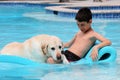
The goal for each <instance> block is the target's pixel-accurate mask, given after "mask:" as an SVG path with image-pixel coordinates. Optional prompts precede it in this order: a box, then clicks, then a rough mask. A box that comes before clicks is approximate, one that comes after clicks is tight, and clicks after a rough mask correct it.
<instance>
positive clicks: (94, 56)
mask: <svg viewBox="0 0 120 80" xmlns="http://www.w3.org/2000/svg"><path fill="white" fill-rule="evenodd" d="M95 38H96V40H99V41H100V42H101V43H99V44H98V45H95V46H94V48H93V51H92V53H91V57H92V59H93V60H96V59H97V57H98V50H99V49H100V48H102V47H104V46H108V45H111V41H110V40H108V39H106V38H105V37H103V36H102V35H100V34H98V33H95Z"/></svg>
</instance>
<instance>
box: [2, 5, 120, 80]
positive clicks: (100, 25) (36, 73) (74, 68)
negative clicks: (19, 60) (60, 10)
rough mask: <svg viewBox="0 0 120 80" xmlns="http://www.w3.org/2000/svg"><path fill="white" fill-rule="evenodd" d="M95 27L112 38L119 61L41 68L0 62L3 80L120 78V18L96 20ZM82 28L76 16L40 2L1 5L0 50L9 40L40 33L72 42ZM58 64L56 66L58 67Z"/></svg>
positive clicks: (21, 40) (105, 79)
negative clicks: (63, 14) (56, 11)
mask: <svg viewBox="0 0 120 80" xmlns="http://www.w3.org/2000/svg"><path fill="white" fill-rule="evenodd" d="M92 26H93V28H94V30H95V31H97V32H98V33H100V34H102V35H103V36H105V37H107V38H108V39H110V40H111V41H112V46H113V47H114V48H115V49H116V50H117V60H116V62H115V63H111V64H110V63H106V64H93V65H89V64H86V65H71V66H66V65H57V66H60V68H59V69H54V68H53V67H46V68H41V67H40V66H24V65H18V64H12V63H2V62H0V80H16V79H17V80H65V79H67V80H102V79H104V80H113V79H114V80H119V79H120V76H119V75H120V70H119V68H120V54H119V53H120V37H119V36H120V33H119V32H120V29H119V26H120V19H93V24H92ZM77 31H78V28H77V25H76V22H75V20H74V18H66V17H60V16H57V15H53V14H47V13H46V12H45V10H44V7H43V6H40V5H37V6H36V5H34V6H33V5H25V4H24V5H7V6H6V5H0V49H1V48H2V47H3V46H4V45H6V44H7V43H10V42H13V41H17V42H23V41H24V40H26V39H28V38H30V37H32V36H35V35H39V34H49V35H55V36H58V37H60V38H61V39H62V40H63V42H66V41H69V40H70V39H71V38H72V37H73V36H74V34H75V33H76V32H77ZM57 66H56V67H57Z"/></svg>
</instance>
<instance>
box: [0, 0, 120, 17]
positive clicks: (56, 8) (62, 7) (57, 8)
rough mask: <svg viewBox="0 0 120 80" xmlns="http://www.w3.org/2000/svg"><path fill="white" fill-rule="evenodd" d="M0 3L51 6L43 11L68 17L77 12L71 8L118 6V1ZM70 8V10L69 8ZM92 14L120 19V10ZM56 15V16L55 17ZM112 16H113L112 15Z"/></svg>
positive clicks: (97, 11)
mask: <svg viewBox="0 0 120 80" xmlns="http://www.w3.org/2000/svg"><path fill="white" fill-rule="evenodd" d="M0 3H30V4H42V3H43V4H44V3H47V4H51V5H52V6H45V9H46V11H47V12H50V13H52V14H56V13H57V14H58V13H59V14H60V15H61V14H62V15H66V14H67V16H68V14H70V15H75V14H76V13H77V12H78V10H76V9H71V8H72V7H92V6H93V7H94V6H98V7H100V6H120V4H119V3H120V1H106V2H91V1H77V2H76V1H73V2H65V3H58V2H55V1H52V0H51V1H44V0H41V1H0ZM70 7H71V8H70ZM91 11H92V13H93V14H106V13H107V14H110V13H112V14H113V13H114V14H115V15H117V17H119V18H120V10H119V9H118V10H114V9H113V10H91ZM57 14H56V15H57ZM112 16H114V15H112Z"/></svg>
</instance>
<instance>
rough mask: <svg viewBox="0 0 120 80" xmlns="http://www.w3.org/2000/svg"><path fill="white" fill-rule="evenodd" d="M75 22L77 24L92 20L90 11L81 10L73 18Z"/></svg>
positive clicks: (85, 8) (87, 9)
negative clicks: (76, 21) (77, 22)
mask: <svg viewBox="0 0 120 80" xmlns="http://www.w3.org/2000/svg"><path fill="white" fill-rule="evenodd" d="M75 19H76V20H78V21H79V22H82V21H85V22H89V20H90V19H92V13H91V10H90V9H89V8H87V7H84V8H81V9H80V10H79V11H78V13H77V14H76V17H75Z"/></svg>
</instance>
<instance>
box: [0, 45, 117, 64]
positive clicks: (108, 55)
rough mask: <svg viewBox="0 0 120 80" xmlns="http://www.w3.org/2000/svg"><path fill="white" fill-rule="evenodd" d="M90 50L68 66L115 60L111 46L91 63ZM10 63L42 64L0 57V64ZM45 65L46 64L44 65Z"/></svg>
mask: <svg viewBox="0 0 120 80" xmlns="http://www.w3.org/2000/svg"><path fill="white" fill-rule="evenodd" d="M91 51H92V48H91V50H90V51H89V52H88V53H87V55H86V56H85V58H83V59H81V60H79V61H76V62H71V63H70V65H75V64H91V63H108V62H109V63H111V62H114V61H115V60H116V56H117V54H116V50H115V49H114V48H113V47H112V46H106V47H103V48H101V49H100V50H99V51H98V60H97V61H94V62H93V61H92V59H91V57H90V54H91ZM1 62H2V63H12V64H19V65H34V66H39V65H42V63H37V62H34V61H31V60H29V59H26V58H22V57H18V56H12V55H0V63H1ZM46 65H47V64H46Z"/></svg>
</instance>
